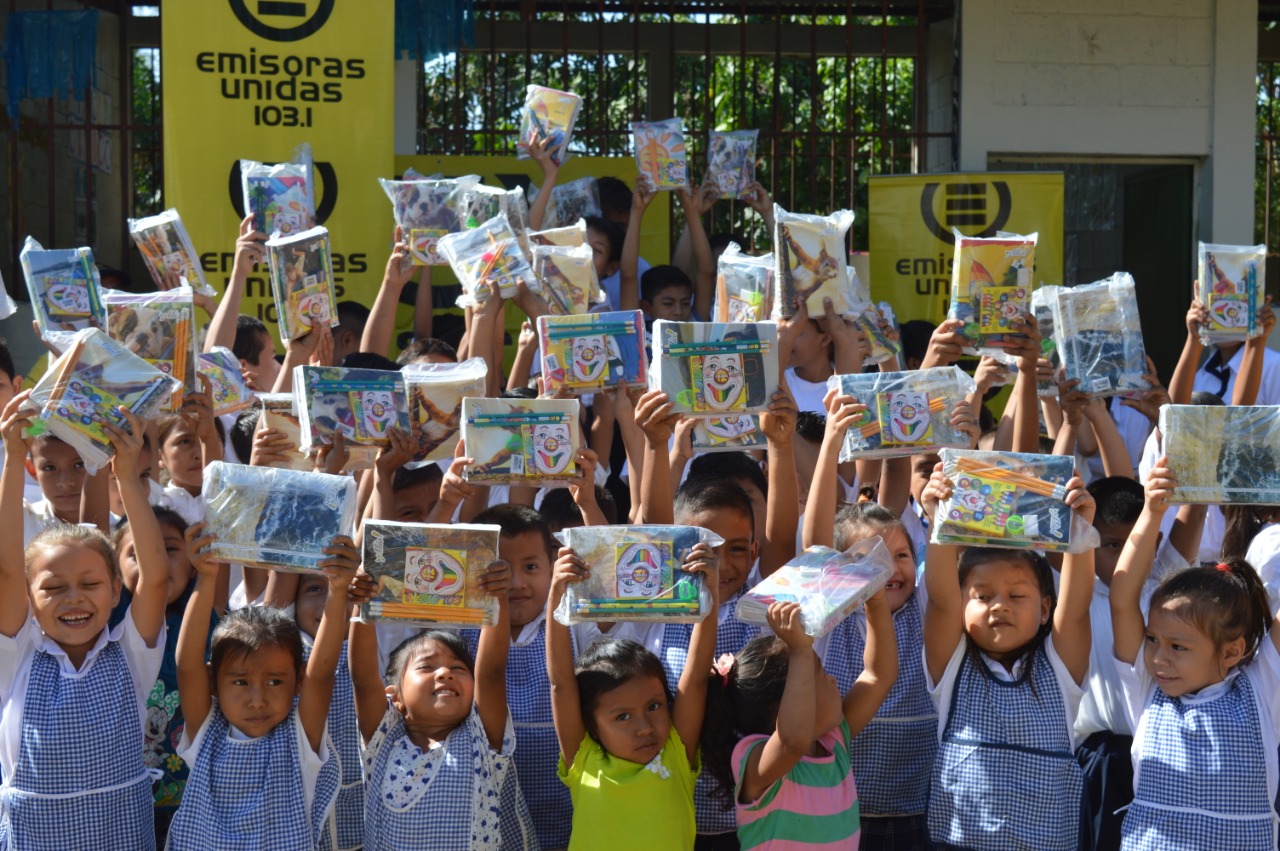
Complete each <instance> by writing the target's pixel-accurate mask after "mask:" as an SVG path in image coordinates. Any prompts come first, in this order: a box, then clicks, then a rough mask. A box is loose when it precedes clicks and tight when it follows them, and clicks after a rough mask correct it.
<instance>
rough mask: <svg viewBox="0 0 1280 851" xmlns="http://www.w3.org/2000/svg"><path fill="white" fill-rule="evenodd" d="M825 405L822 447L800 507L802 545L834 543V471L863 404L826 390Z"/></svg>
mask: <svg viewBox="0 0 1280 851" xmlns="http://www.w3.org/2000/svg"><path fill="white" fill-rule="evenodd" d="M822 403H823V405H825V406H826V408H827V427H826V430H825V431H824V432H823V434H822V447H821V448H820V449H819V450H818V461H817V463H816V464H815V465H814V468H813V479H812V480H811V481H810V482H809V499H808V500H807V501H806V502H805V508H804V532H803V537H802V538H801V542H802V543H803V544H804V545H805V546H806V547H831V546H835V516H836V475H837V473H836V471H837V469H838V468H839V463H840V447H841V446H843V445H844V438H845V434H846V433H847V432H848V431H849V427H850V426H851V425H853V424H854V423H856V422H859V421H861V420H862V417H863V415H865V414H866V412H867V406H866V405H862V404H859V403H858V402H857V401H855V400H854V398H853V397H852V396H849V395H847V394H840V395H837V393H836V391H835V390H828V391H827V395H826V396H825V397H823V400H822Z"/></svg>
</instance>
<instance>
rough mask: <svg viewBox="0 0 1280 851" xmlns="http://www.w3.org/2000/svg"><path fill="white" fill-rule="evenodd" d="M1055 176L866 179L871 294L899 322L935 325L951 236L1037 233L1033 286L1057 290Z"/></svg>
mask: <svg viewBox="0 0 1280 851" xmlns="http://www.w3.org/2000/svg"><path fill="white" fill-rule="evenodd" d="M1062 203H1063V183H1062V174H1061V173H1058V172H1010V173H995V172H991V173H978V174H920V175H892V176H883V177H872V178H871V181H870V196H869V207H870V216H871V218H870V223H869V228H870V243H871V292H872V296H873V297H874V298H875V299H876V300H877V301H880V300H883V301H887V302H889V303H890V304H891V305H893V310H894V313H896V314H897V317H898V320H899V321H900V322H906V321H907V320H909V319H927V320H929V321H930V322H934V323H938V322H941V321H942V320H943V319H945V318H946V316H947V307H948V305H949V303H950V298H951V267H952V264H953V256H954V254H955V238H954V236H953V235H952V228H954V229H956V230H958V231H960V233H962V234H964V235H965V236H983V237H987V236H995V235H996V232H997V231H1005V232H1011V233H1019V234H1030V233H1039V234H1040V238H1039V241H1038V242H1037V244H1036V264H1035V271H1034V274H1033V276H1032V280H1033V283H1034V285H1035V286H1037V287H1038V286H1041V285H1043V284H1061V283H1062V268H1063V262H1062V257H1063V253H1062Z"/></svg>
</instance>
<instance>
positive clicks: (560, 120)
mask: <svg viewBox="0 0 1280 851" xmlns="http://www.w3.org/2000/svg"><path fill="white" fill-rule="evenodd" d="M580 109H582V98H580V97H578V96H577V95H575V94H573V93H572V92H562V91H558V90H557V89H549V88H547V87H546V86H529V87H528V88H526V89H525V98H524V109H523V110H521V112H520V144H519V145H518V146H517V153H516V157H517V158H518V159H522V160H527V159H529V144H530V143H531V142H532V141H533V137H534V135H535V134H536V135H537V136H538V137H540V138H542V139H547V140H549V144H548V145H547V152H548V153H549V154H551V160H552V162H555V163H557V164H559V165H563V164H564V163H565V161H567V160H568V159H569V140H570V139H572V138H573V125H574V124H576V123H577V122H578V111H579V110H580Z"/></svg>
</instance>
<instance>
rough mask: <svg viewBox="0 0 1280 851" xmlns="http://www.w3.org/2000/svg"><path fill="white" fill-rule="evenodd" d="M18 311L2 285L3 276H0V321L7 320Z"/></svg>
mask: <svg viewBox="0 0 1280 851" xmlns="http://www.w3.org/2000/svg"><path fill="white" fill-rule="evenodd" d="M17 310H18V305H17V304H16V303H15V302H14V300H13V299H12V298H10V296H9V290H8V289H6V288H5V285H4V275H0V319H8V318H9V317H10V316H12V315H13V314H14V313H16V312H17Z"/></svg>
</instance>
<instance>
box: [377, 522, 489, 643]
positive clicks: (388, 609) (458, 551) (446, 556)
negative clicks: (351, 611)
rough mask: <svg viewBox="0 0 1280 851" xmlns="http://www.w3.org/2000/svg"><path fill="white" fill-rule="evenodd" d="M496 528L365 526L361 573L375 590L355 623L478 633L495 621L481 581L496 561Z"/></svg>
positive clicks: (420, 524)
mask: <svg viewBox="0 0 1280 851" xmlns="http://www.w3.org/2000/svg"><path fill="white" fill-rule="evenodd" d="M501 532H502V527H501V526H483V525H476V524H471V523H455V524H452V525H436V524H431V523H398V522H395V521H392V520H366V521H365V522H364V531H363V536H364V541H363V544H362V546H363V550H364V553H363V562H364V571H365V573H367V574H369V576H370V577H371V578H372V579H373V581H374V583H375V584H376V587H375V589H374V592H373V596H372V597H371V598H370V599H369V600H368V601H366V602H364V603H361V604H360V620H362V621H365V622H374V621H387V622H389V623H395V624H399V625H401V626H410V627H418V628H420V629H441V628H444V629H480V628H482V627H487V626H493V625H494V624H496V623H497V622H498V598H497V597H491V596H489V595H488V594H486V593H484V591H482V590H481V589H480V578H481V577H482V576H484V574H485V572H486V571H487V570H488V569H489V565H491V564H493V563H494V562H495V561H497V560H498V535H499V534H500V533H501Z"/></svg>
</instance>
